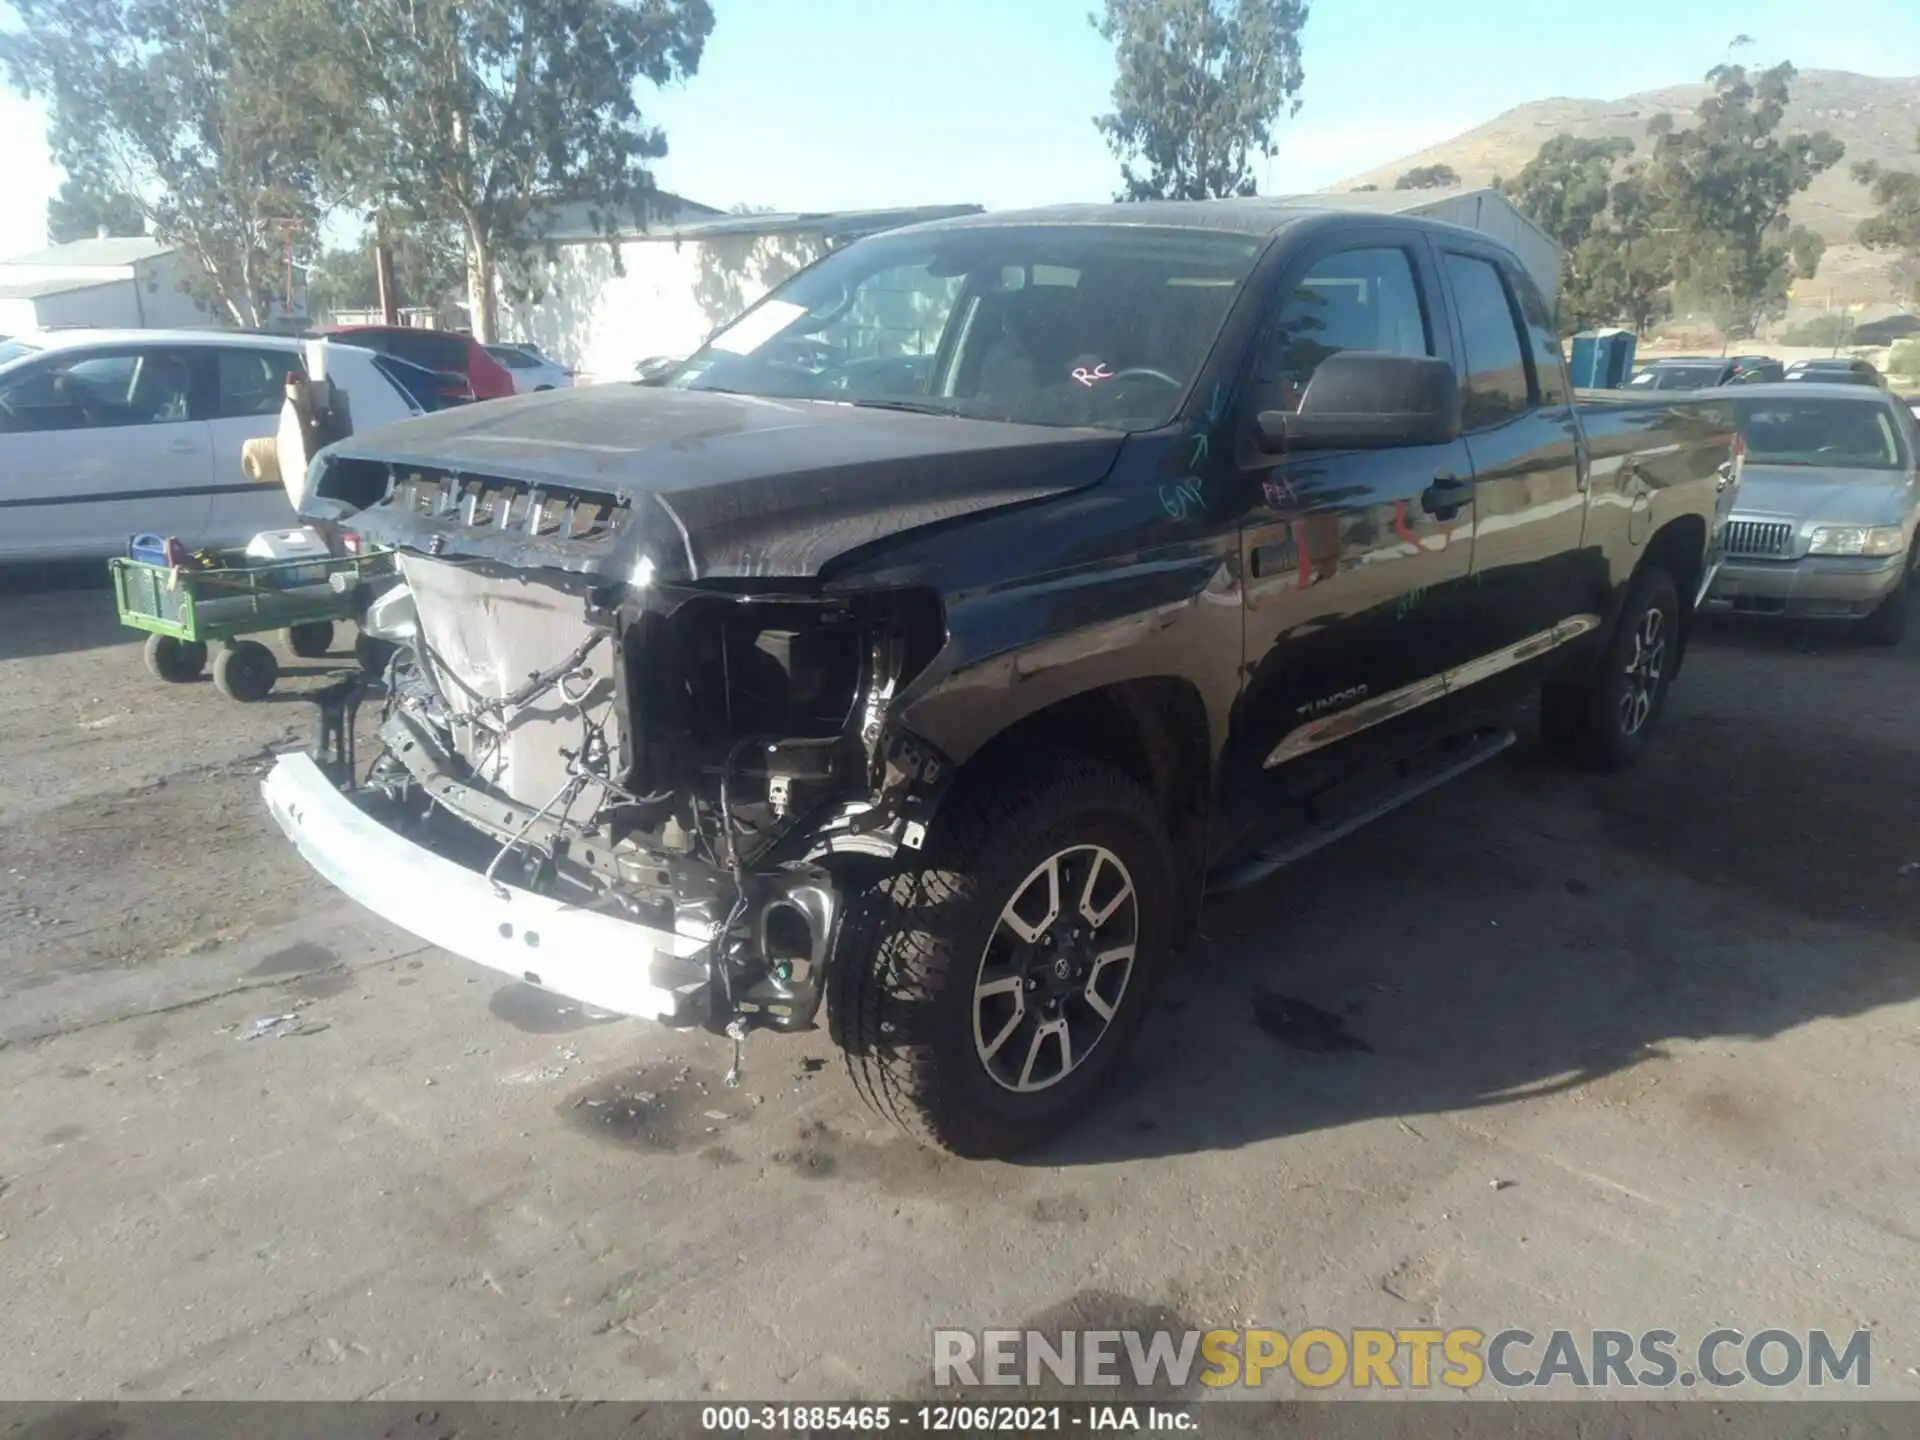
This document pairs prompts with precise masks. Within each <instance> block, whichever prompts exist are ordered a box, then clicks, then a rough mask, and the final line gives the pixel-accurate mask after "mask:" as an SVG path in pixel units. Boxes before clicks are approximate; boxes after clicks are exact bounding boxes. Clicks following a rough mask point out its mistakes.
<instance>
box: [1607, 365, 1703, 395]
mask: <svg viewBox="0 0 1920 1440" xmlns="http://www.w3.org/2000/svg"><path fill="white" fill-rule="evenodd" d="M1725 368H1726V367H1725V366H1722V365H1649V366H1648V367H1647V368H1646V369H1644V370H1642V371H1641V372H1640V373H1639V374H1638V375H1636V376H1634V377H1633V379H1632V380H1630V381H1628V382H1627V383H1628V384H1630V385H1631V386H1633V387H1634V388H1635V389H1637V390H1706V389H1710V388H1711V387H1712V386H1714V385H1717V384H1718V383H1719V382H1720V372H1721V371H1722V370H1723V369H1725Z"/></svg>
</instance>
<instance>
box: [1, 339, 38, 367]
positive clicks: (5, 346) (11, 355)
mask: <svg viewBox="0 0 1920 1440" xmlns="http://www.w3.org/2000/svg"><path fill="white" fill-rule="evenodd" d="M39 353H40V347H39V346H38V345H29V344H27V342H26V341H24V340H0V365H11V364H12V363H13V362H14V361H16V360H24V359H26V358H27V356H29V355H38V354H39Z"/></svg>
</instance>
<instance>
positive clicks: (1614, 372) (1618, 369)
mask: <svg viewBox="0 0 1920 1440" xmlns="http://www.w3.org/2000/svg"><path fill="white" fill-rule="evenodd" d="M1638 349H1639V337H1638V336H1636V335H1635V334H1634V333H1633V331H1631V330H1619V329H1612V330H1584V331H1582V332H1581V333H1580V334H1578V335H1576V336H1574V337H1573V359H1572V365H1571V367H1570V368H1571V369H1572V371H1573V383H1574V384H1575V385H1576V386H1578V387H1579V388H1580V389H1582V390H1618V389H1619V388H1620V387H1621V386H1623V385H1625V384H1626V383H1627V377H1628V376H1630V375H1631V374H1633V357H1634V352H1635V351H1636V350H1638Z"/></svg>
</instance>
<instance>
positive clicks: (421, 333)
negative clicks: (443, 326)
mask: <svg viewBox="0 0 1920 1440" xmlns="http://www.w3.org/2000/svg"><path fill="white" fill-rule="evenodd" d="M320 333H321V334H322V335H326V336H330V337H331V338H333V339H335V340H339V341H342V342H343V343H345V344H348V345H358V346H361V347H362V348H364V349H367V350H377V351H379V352H380V353H381V354H382V355H392V356H393V357H395V358H396V359H399V360H410V361H412V362H413V363H414V364H415V365H423V366H425V367H426V368H427V369H429V370H438V371H441V372H442V373H444V374H446V375H448V376H450V377H452V376H458V377H460V378H462V379H464V380H465V381H466V382H467V388H468V390H469V391H470V392H471V393H470V395H463V396H460V397H458V398H460V399H468V398H471V399H474V400H499V399H503V398H504V397H506V396H508V395H512V394H514V393H515V387H514V383H513V375H512V374H511V373H510V372H509V371H508V370H507V367H506V366H504V365H502V364H501V363H500V362H499V361H498V360H496V359H494V358H493V357H492V356H491V355H489V354H487V352H486V349H485V347H484V346H482V345H481V344H480V342H479V341H478V340H475V339H474V338H473V336H471V335H469V334H467V332H466V331H464V330H428V329H426V328H424V327H422V326H417V325H327V326H323V327H322V328H321V330H320Z"/></svg>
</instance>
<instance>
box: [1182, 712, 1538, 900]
mask: <svg viewBox="0 0 1920 1440" xmlns="http://www.w3.org/2000/svg"><path fill="white" fill-rule="evenodd" d="M1516 738H1517V737H1516V736H1515V735H1514V733H1513V731H1511V730H1500V731H1496V732H1494V733H1493V734H1491V735H1486V736H1483V737H1482V738H1480V739H1478V740H1475V741H1474V742H1473V743H1472V744H1471V745H1469V746H1468V747H1467V748H1466V749H1464V750H1463V751H1461V752H1460V753H1459V754H1458V755H1455V756H1454V757H1453V758H1451V759H1449V760H1448V761H1447V762H1446V763H1445V764H1443V765H1440V766H1439V767H1438V768H1436V769H1433V770H1429V771H1426V772H1425V773H1423V774H1421V775H1418V776H1416V777H1414V778H1412V779H1409V780H1407V781H1405V782H1404V783H1403V784H1402V785H1401V787H1400V788H1399V789H1397V790H1395V791H1394V792H1393V793H1392V794H1390V795H1387V796H1386V797H1385V798H1383V799H1380V800H1376V801H1374V802H1373V803H1372V804H1370V805H1365V806H1362V807H1361V808H1360V809H1358V810H1356V811H1353V812H1352V813H1351V814H1348V815H1343V816H1341V817H1339V818H1338V819H1334V820H1323V821H1321V822H1320V823H1319V824H1317V825H1313V826H1310V827H1308V828H1307V829H1306V830H1304V831H1302V832H1301V833H1300V834H1298V835H1292V836H1289V837H1288V838H1287V839H1285V840H1283V841H1279V842H1277V843H1275V844H1273V845H1268V846H1263V847H1261V848H1260V849H1258V850H1255V851H1254V852H1253V853H1252V854H1251V855H1249V856H1247V858H1246V859H1244V860H1240V861H1236V862H1235V863H1234V864H1232V865H1229V866H1227V867H1226V868H1225V869H1222V870H1216V871H1214V872H1213V873H1212V874H1211V875H1209V876H1208V877H1207V893H1208V894H1209V895H1221V894H1224V893H1226V892H1227V891H1229V890H1239V889H1242V888H1244V887H1246V886H1248V885H1252V884H1254V883H1255V882H1256V881H1260V880H1264V879H1266V878H1267V876H1269V875H1271V874H1273V872H1274V871H1276V870H1281V869H1284V868H1285V867H1286V866H1288V865H1291V864H1293V863H1294V862H1295V861H1297V860H1304V859H1305V858H1306V857H1307V856H1309V855H1311V854H1313V853H1314V851H1316V850H1320V849H1324V848H1325V847H1326V846H1328V845H1331V844H1333V843H1334V841H1336V840H1344V839H1345V838H1346V837H1347V836H1349V835H1351V834H1352V833H1353V832H1354V831H1356V830H1358V829H1360V828H1361V827H1362V826H1365V825H1371V824H1372V823H1373V822H1374V821H1375V820H1378V819H1379V818H1380V817H1381V816H1383V815H1389V814H1392V813H1393V812H1394V811H1395V810H1398V809H1399V808H1400V807H1401V806H1402V805H1405V804H1406V803H1407V802H1408V801H1409V800H1417V799H1419V798H1420V797H1421V796H1422V795H1424V794H1426V793H1427V792H1428V791H1429V790H1436V789H1438V788H1439V787H1440V786H1442V785H1444V784H1446V783H1447V781H1449V780H1454V779H1457V778H1459V777H1460V776H1462V775H1464V774H1466V773H1467V771H1469V770H1472V769H1474V768H1476V767H1477V766H1480V765H1484V764H1486V762H1487V761H1489V760H1491V759H1493V758H1494V757H1495V756H1496V755H1498V754H1500V753H1501V752H1502V751H1504V750H1506V749H1507V747H1508V746H1510V745H1512V744H1513V743H1514V741H1515V739H1516Z"/></svg>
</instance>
